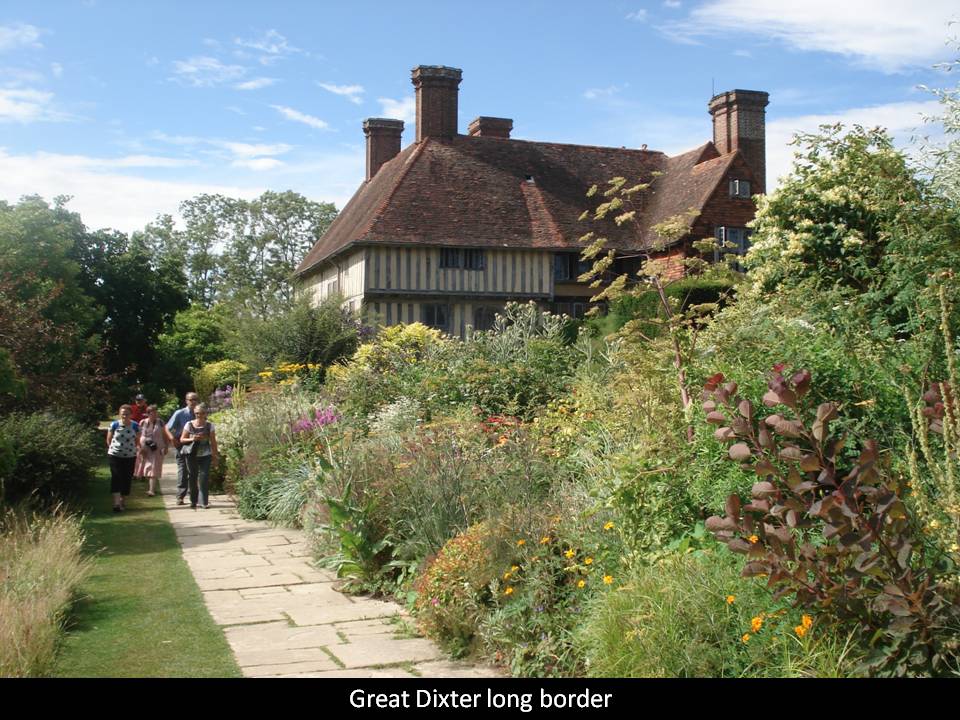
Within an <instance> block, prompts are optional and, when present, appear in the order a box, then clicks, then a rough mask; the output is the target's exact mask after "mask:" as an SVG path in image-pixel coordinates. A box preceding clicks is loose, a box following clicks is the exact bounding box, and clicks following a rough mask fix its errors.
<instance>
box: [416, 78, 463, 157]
mask: <svg viewBox="0 0 960 720" xmlns="http://www.w3.org/2000/svg"><path fill="white" fill-rule="evenodd" d="M462 75H463V71H462V70H459V69H457V68H451V67H445V66H443V65H418V66H417V67H415V68H414V69H413V76H412V82H413V86H414V87H415V88H416V89H417V142H420V141H421V140H423V139H425V138H428V137H432V138H441V139H444V140H452V139H453V137H454V136H455V135H456V134H457V93H458V88H459V86H460V79H461V76H462Z"/></svg>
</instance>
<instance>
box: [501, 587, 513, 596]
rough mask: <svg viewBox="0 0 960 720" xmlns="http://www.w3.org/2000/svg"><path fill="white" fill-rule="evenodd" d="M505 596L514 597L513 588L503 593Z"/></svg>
mask: <svg viewBox="0 0 960 720" xmlns="http://www.w3.org/2000/svg"><path fill="white" fill-rule="evenodd" d="M503 594H504V595H513V588H512V587H508V588H507V589H506V590H504V591H503Z"/></svg>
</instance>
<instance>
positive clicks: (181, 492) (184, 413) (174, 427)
mask: <svg viewBox="0 0 960 720" xmlns="http://www.w3.org/2000/svg"><path fill="white" fill-rule="evenodd" d="M199 401H200V396H199V395H197V394H196V393H195V392H188V393H187V396H186V403H187V404H186V407H182V408H180V409H179V410H177V411H176V412H175V413H174V414H173V415H171V416H170V419H169V420H168V421H167V430H168V431H169V432H170V434H171V435H172V436H173V445H174V447H175V448H176V457H177V505H183V499H184V498H185V497H186V496H187V458H186V457H184V455H183V452H182V447H181V446H182V445H183V443H182V441H181V440H180V436H181V435H182V434H183V428H184V426H185V425H186V424H187V423H188V422H190V421H191V420H193V419H194V417H196V416H195V415H194V414H193V409H194V408H195V407H196V406H197V403H198V402H199Z"/></svg>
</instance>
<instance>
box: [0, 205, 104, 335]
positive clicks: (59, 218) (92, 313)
mask: <svg viewBox="0 0 960 720" xmlns="http://www.w3.org/2000/svg"><path fill="white" fill-rule="evenodd" d="M68 201H69V198H67V197H57V198H54V204H53V207H51V206H50V205H48V204H47V202H46V201H44V200H43V199H42V198H40V197H38V196H35V195H32V196H28V197H24V198H23V199H21V200H20V202H18V203H17V204H16V205H11V204H9V203H6V202H3V201H0V272H2V273H5V274H7V275H8V276H9V277H13V278H19V280H18V282H17V294H18V296H19V297H20V298H21V299H23V300H25V301H39V300H40V299H41V298H43V297H48V298H50V302H45V303H43V305H44V316H45V317H46V318H47V319H49V320H51V321H52V322H54V323H61V322H69V323H71V324H73V325H75V326H76V327H77V328H78V329H79V331H80V336H84V335H86V334H88V332H89V331H90V329H91V328H92V327H93V325H94V324H95V323H96V321H97V320H98V317H99V310H98V308H97V307H96V305H95V303H94V302H93V300H92V298H90V297H89V296H88V295H86V293H85V291H84V288H83V287H82V284H81V282H80V275H81V263H80V262H78V260H79V258H78V257H77V256H76V253H75V252H74V250H75V248H76V246H77V244H78V243H79V242H81V241H82V239H83V238H84V236H85V235H86V228H85V227H84V225H83V222H82V221H81V220H80V216H79V215H78V214H77V213H74V212H70V211H69V210H67V208H66V204H67V202H68ZM9 290H10V288H9V287H8V291H9Z"/></svg>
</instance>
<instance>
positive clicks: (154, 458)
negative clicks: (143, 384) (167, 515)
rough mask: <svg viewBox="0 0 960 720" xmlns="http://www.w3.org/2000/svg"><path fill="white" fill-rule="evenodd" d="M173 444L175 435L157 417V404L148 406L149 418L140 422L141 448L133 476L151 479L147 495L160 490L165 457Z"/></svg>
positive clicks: (152, 494) (151, 495) (154, 493)
mask: <svg viewBox="0 0 960 720" xmlns="http://www.w3.org/2000/svg"><path fill="white" fill-rule="evenodd" d="M171 445H173V435H171V434H170V431H169V430H167V426H166V425H164V424H163V423H162V422H160V418H159V417H157V406H156V405H150V406H148V407H147V419H146V420H144V421H143V422H142V423H140V450H139V452H138V453H137V465H136V467H135V468H134V471H133V476H134V477H138V478H147V479H148V480H149V482H150V485H149V486H148V489H147V495H149V496H150V497H153V496H154V495H156V494H157V492H158V490H159V481H160V474H161V473H162V472H163V458H164V456H165V455H166V454H167V449H168V448H169V447H170V446H171Z"/></svg>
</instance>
